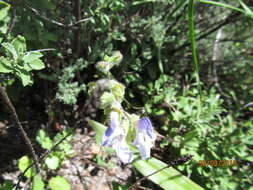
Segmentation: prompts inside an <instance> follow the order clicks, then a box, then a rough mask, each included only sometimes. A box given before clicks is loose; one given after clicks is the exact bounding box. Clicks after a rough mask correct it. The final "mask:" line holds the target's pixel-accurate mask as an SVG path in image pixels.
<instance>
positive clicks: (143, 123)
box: [138, 117, 156, 141]
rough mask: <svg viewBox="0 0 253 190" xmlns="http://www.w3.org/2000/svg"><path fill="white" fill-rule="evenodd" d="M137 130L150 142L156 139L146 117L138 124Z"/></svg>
mask: <svg viewBox="0 0 253 190" xmlns="http://www.w3.org/2000/svg"><path fill="white" fill-rule="evenodd" d="M138 128H139V129H140V130H142V131H143V132H145V133H146V134H147V135H148V137H149V138H150V140H151V141H154V140H155V139H156V135H155V133H154V132H153V126H152V123H151V121H150V119H149V118H148V117H143V118H141V119H140V120H139V122H138Z"/></svg>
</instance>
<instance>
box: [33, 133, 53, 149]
mask: <svg viewBox="0 0 253 190" xmlns="http://www.w3.org/2000/svg"><path fill="white" fill-rule="evenodd" d="M36 141H37V142H38V143H39V144H40V145H41V146H42V148H44V149H47V150H50V149H51V148H52V147H53V142H52V140H51V139H50V138H49V136H48V135H47V134H46V132H45V131H44V130H42V129H40V130H39V133H38V135H37V137H36Z"/></svg>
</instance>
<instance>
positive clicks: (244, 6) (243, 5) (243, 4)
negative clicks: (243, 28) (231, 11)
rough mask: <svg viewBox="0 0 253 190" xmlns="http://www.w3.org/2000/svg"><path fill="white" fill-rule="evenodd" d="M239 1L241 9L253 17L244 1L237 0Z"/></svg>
mask: <svg viewBox="0 0 253 190" xmlns="http://www.w3.org/2000/svg"><path fill="white" fill-rule="evenodd" d="M239 2H240V4H241V6H242V7H243V9H244V10H245V12H246V14H248V15H249V16H251V17H253V12H252V10H251V9H250V8H249V7H248V6H247V5H246V4H245V3H243V2H242V1H241V0H239Z"/></svg>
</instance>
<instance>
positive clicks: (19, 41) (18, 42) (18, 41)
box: [11, 35, 26, 54]
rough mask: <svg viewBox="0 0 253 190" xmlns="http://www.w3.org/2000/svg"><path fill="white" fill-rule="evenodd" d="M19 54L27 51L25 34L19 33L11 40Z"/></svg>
mask: <svg viewBox="0 0 253 190" xmlns="http://www.w3.org/2000/svg"><path fill="white" fill-rule="evenodd" d="M11 44H12V45H13V46H14V48H15V50H16V52H17V53H18V54H20V53H23V52H25V51H26V41H25V38H24V37H23V36H20V35H18V36H17V37H16V38H14V39H13V40H12V42H11Z"/></svg>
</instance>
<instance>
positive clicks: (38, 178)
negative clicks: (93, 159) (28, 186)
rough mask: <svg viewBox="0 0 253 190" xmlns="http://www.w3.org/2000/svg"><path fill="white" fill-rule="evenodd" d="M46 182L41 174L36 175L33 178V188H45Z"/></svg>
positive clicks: (36, 189) (39, 189)
mask: <svg viewBox="0 0 253 190" xmlns="http://www.w3.org/2000/svg"><path fill="white" fill-rule="evenodd" d="M44 187H45V184H44V182H43V180H42V178H41V176H39V175H36V176H35V177H34V178H33V184H32V190H44Z"/></svg>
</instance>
